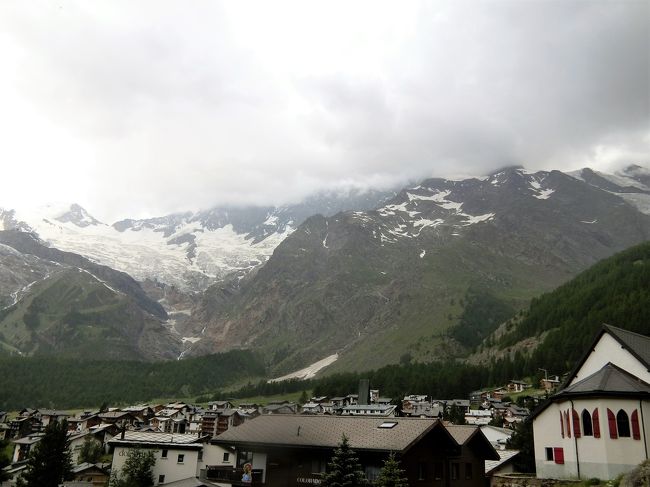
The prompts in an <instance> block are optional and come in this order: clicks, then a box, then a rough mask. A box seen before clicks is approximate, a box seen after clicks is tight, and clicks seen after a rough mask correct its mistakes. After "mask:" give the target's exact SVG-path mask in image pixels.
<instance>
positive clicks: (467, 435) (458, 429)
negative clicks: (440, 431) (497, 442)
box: [447, 424, 499, 460]
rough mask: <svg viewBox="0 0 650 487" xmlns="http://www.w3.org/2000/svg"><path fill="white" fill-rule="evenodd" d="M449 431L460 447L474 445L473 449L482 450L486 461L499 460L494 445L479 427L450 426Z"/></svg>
mask: <svg viewBox="0 0 650 487" xmlns="http://www.w3.org/2000/svg"><path fill="white" fill-rule="evenodd" d="M447 431H449V434H450V435H451V436H452V438H453V439H454V440H455V441H456V443H458V444H459V445H468V446H469V443H472V445H473V446H472V448H479V449H482V450H483V452H484V453H485V456H484V457H483V458H485V459H486V460H497V459H498V458H499V455H498V454H497V453H496V451H495V450H494V447H493V446H492V443H490V441H489V440H488V439H487V437H486V436H485V435H484V434H483V432H482V431H481V429H480V428H479V427H478V426H470V425H453V424H452V425H448V426H447Z"/></svg>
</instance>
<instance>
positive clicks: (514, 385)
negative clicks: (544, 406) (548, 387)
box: [506, 379, 533, 393]
mask: <svg viewBox="0 0 650 487" xmlns="http://www.w3.org/2000/svg"><path fill="white" fill-rule="evenodd" d="M531 387H533V386H532V384H529V383H528V382H526V381H523V380H515V379H513V380H511V381H510V382H508V384H507V385H506V389H507V390H508V392H509V393H513V392H514V393H517V392H524V391H525V390H526V389H530V388H531Z"/></svg>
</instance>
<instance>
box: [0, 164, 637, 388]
mask: <svg viewBox="0 0 650 487" xmlns="http://www.w3.org/2000/svg"><path fill="white" fill-rule="evenodd" d="M649 239H650V171H648V170H647V169H646V168H642V167H640V166H630V167H628V168H626V169H624V170H622V171H620V172H618V173H617V174H614V175H610V174H603V173H599V172H596V171H592V170H590V169H583V170H580V171H577V172H574V173H562V172H559V171H550V172H546V171H540V172H536V173H530V172H527V171H526V170H524V169H522V168H519V167H509V168H506V169H503V170H500V171H498V172H495V173H493V174H490V175H489V176H485V177H481V178H472V179H465V180H448V179H427V180H424V181H422V182H420V183H419V184H416V185H412V186H411V187H408V188H404V189H402V190H400V191H387V192H381V191H368V192H349V193H345V194H331V193H328V194H319V195H315V196H314V197H312V198H309V199H308V200H306V201H305V202H303V203H301V204H297V205H292V206H285V207H281V208H274V207H263V208H262V207H248V208H214V209H210V210H207V211H198V212H187V213H179V214H173V215H168V216H164V217H159V218H153V219H146V220H123V221H119V222H116V223H114V224H112V225H107V224H104V223H102V222H100V221H98V220H97V219H95V218H94V217H92V216H91V215H89V214H88V213H87V212H86V211H85V210H84V209H83V208H82V207H81V206H79V205H76V204H73V205H64V206H62V207H47V208H41V209H37V210H30V211H27V210H26V209H21V208H14V209H4V210H2V209H0V353H4V354H21V355H41V354H57V355H61V356H69V357H80V358H82V357H90V356H92V357H94V358H102V357H105V358H129V359H145V360H154V359H163V358H179V357H182V356H188V355H202V354H209V353H214V352H221V351H226V350H231V349H241V348H246V349H252V350H255V351H258V352H260V354H261V356H262V357H264V359H265V361H266V366H267V367H268V368H269V370H270V371H271V372H272V373H274V374H277V375H280V374H284V373H290V372H294V371H296V370H297V369H300V368H302V367H305V366H309V365H310V364H314V363H317V362H319V361H322V362H321V363H322V364H330V365H329V366H328V367H327V370H328V371H343V370H367V369H371V368H376V367H379V366H382V365H385V364H388V363H396V362H399V361H430V360H435V359H442V358H451V357H461V356H466V355H467V354H469V353H470V352H471V351H472V349H474V348H475V347H476V345H478V344H479V343H481V341H482V340H483V338H485V337H487V336H489V335H490V334H491V333H492V332H493V331H494V330H495V329H497V327H498V326H499V325H500V324H501V323H503V322H504V321H506V320H508V319H510V318H512V317H513V316H514V315H516V314H517V313H518V312H519V311H520V310H522V309H524V308H525V307H526V306H527V305H528V303H529V302H530V300H531V299H532V298H533V297H536V296H538V295H540V294H541V293H543V292H546V291H549V290H551V289H554V288H556V287H557V286H559V285H560V284H562V283H564V282H566V281H568V280H569V279H570V278H572V277H573V276H575V275H577V274H578V273H579V272H580V271H582V270H584V269H586V268H587V267H589V266H591V265H592V264H594V263H595V262H597V261H598V260H600V259H603V258H605V257H608V256H610V255H612V254H614V253H616V252H618V251H621V250H623V249H626V248H628V247H630V246H632V245H635V244H637V243H640V242H644V241H647V240H649ZM317 368H318V367H312V368H311V369H307V370H308V372H305V373H304V374H303V375H306V374H310V373H313V372H315V371H316V369H317Z"/></svg>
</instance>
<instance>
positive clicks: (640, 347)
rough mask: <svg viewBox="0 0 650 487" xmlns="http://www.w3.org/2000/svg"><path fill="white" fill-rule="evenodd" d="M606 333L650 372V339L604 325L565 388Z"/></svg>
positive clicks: (565, 382) (567, 380)
mask: <svg viewBox="0 0 650 487" xmlns="http://www.w3.org/2000/svg"><path fill="white" fill-rule="evenodd" d="M605 333H608V334H610V335H611V336H612V337H613V338H614V339H615V340H616V341H618V342H619V343H620V344H621V346H622V347H623V348H625V349H626V350H628V351H629V352H630V353H631V354H632V355H634V357H636V359H637V360H638V361H639V362H641V363H642V364H643V365H644V366H645V367H646V368H647V369H648V370H650V337H647V336H645V335H640V334H639V333H634V332H633V331H627V330H623V329H622V328H617V327H616V326H612V325H608V324H606V323H603V325H602V327H601V328H600V331H599V332H598V334H597V335H596V336H595V337H594V341H593V342H592V344H591V346H590V347H589V348H587V350H586V352H585V354H584V355H583V356H582V358H581V359H580V360H579V361H578V363H577V364H576V366H575V367H574V368H573V370H572V371H571V373H570V374H569V375H568V377H567V378H566V380H565V381H564V385H565V386H566V385H568V384H569V383H571V381H572V380H573V379H574V378H575V376H576V374H577V373H578V370H580V368H581V367H582V365H583V364H584V363H585V361H586V360H587V358H588V357H589V355H591V352H592V351H593V349H594V348H595V347H596V344H597V343H598V342H599V341H600V339H601V337H602V336H603V334H605Z"/></svg>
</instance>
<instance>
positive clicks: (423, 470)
mask: <svg viewBox="0 0 650 487" xmlns="http://www.w3.org/2000/svg"><path fill="white" fill-rule="evenodd" d="M426 479H427V464H426V463H424V462H418V480H426Z"/></svg>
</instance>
